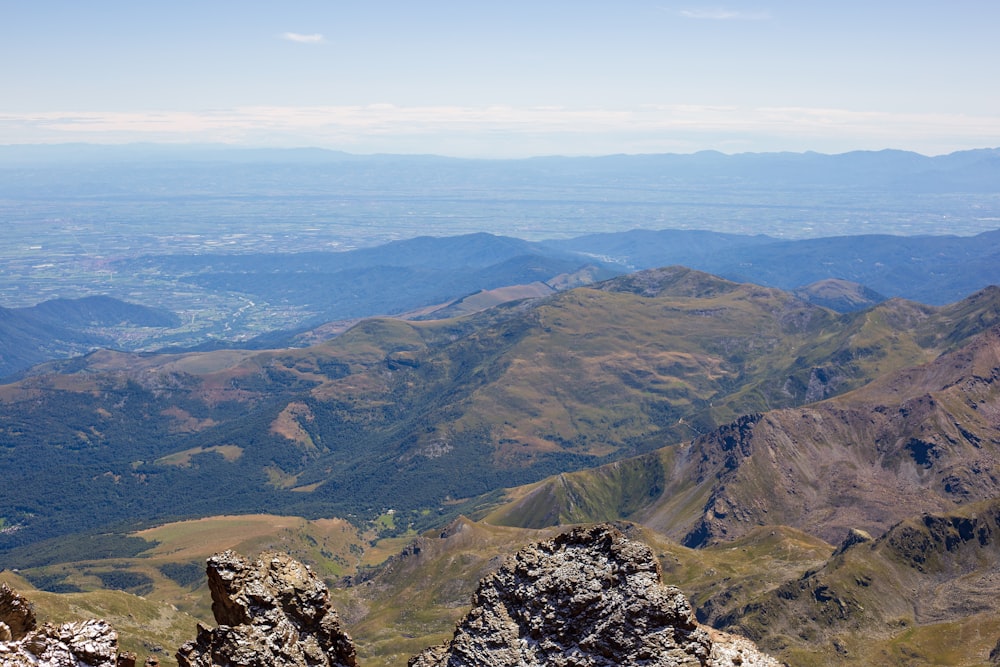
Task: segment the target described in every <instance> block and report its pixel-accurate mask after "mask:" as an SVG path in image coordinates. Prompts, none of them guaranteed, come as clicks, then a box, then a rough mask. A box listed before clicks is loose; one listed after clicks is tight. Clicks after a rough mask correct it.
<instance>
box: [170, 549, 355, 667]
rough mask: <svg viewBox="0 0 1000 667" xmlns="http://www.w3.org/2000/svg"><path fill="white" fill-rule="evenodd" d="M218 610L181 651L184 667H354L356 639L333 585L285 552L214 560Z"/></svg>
mask: <svg viewBox="0 0 1000 667" xmlns="http://www.w3.org/2000/svg"><path fill="white" fill-rule="evenodd" d="M207 571H208V584H209V588H210V589H211V591H212V613H213V614H214V615H215V620H216V622H217V623H218V624H219V627H218V628H216V629H214V630H209V629H208V628H206V627H204V626H202V625H199V626H198V637H197V639H196V640H195V641H193V642H188V643H187V644H185V645H184V646H182V647H181V648H180V650H178V652H177V662H178V664H179V665H180V667H211V666H213V665H241V666H244V667H306V666H307V665H309V666H311V667H312V666H319V667H354V666H355V665H356V658H355V652H354V644H353V642H352V641H351V638H350V637H349V636H348V635H347V634H346V633H345V632H343V631H342V630H341V627H340V621H339V620H338V618H337V613H336V612H335V611H334V610H333V609H332V608H331V607H330V595H329V591H328V590H327V588H326V585H325V584H324V583H323V582H322V581H321V580H320V579H319V578H318V577H317V576H316V575H314V574H313V573H312V572H311V571H310V570H309V568H308V567H306V566H305V565H302V564H301V563H299V562H298V561H296V560H294V559H292V558H290V557H289V556H287V555H285V554H279V553H265V554H262V555H261V557H260V559H258V560H256V561H249V560H247V559H245V558H242V557H241V556H239V555H238V554H236V553H234V552H232V551H226V552H224V553H221V554H216V555H215V556H213V557H211V558H209V559H208V568H207Z"/></svg>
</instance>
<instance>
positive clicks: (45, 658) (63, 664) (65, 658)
mask: <svg viewBox="0 0 1000 667" xmlns="http://www.w3.org/2000/svg"><path fill="white" fill-rule="evenodd" d="M117 655H118V634H117V633H116V632H115V631H114V629H113V628H112V627H111V626H110V625H108V624H107V623H106V622H105V621H97V620H90V621H80V622H77V623H64V624H63V625H60V626H54V625H50V624H48V623H46V624H45V625H43V626H42V627H41V628H36V627H35V615H34V613H33V612H32V611H31V606H30V605H29V603H28V601H27V600H26V599H24V598H23V597H22V596H20V595H18V594H17V593H15V592H14V591H12V590H11V589H10V588H9V587H8V586H7V585H6V584H0V665H3V666H4V667H21V666H22V665H23V666H25V667H27V666H29V665H31V666H36V665H44V667H115V662H116V659H117Z"/></svg>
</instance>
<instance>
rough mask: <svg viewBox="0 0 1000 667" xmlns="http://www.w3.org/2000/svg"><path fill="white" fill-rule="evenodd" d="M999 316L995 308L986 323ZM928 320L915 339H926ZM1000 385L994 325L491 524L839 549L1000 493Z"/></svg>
mask: <svg viewBox="0 0 1000 667" xmlns="http://www.w3.org/2000/svg"><path fill="white" fill-rule="evenodd" d="M994 297H995V294H992V293H982V294H980V295H976V296H975V297H973V298H971V299H970V300H969V301H968V302H964V303H963V304H961V305H956V306H953V307H950V308H948V309H946V310H947V312H948V313H955V312H958V311H963V310H965V309H966V308H968V307H969V305H970V303H976V302H981V301H982V300H983V299H988V300H989V302H990V303H991V304H992V303H993V301H992V298H994ZM996 312H997V311H996V310H995V306H994V305H991V306H990V307H989V308H988V309H986V310H984V311H980V313H979V316H982V317H984V318H986V317H988V316H990V315H992V318H993V319H995V317H996ZM874 313H875V311H871V312H870V313H869V315H873V314H874ZM944 319H945V320H947V319H948V315H944ZM986 321H990V322H991V321H992V320H991V319H987V320H986ZM932 322H933V320H932V319H927V320H925V321H924V322H923V323H922V324H921V325H920V327H919V328H921V329H922V330H924V331H925V332H927V333H926V334H925V335H926V336H928V337H930V336H931V335H932V334H931V332H933V331H936V330H937V326H938V324H932ZM937 335H938V336H942V335H943V334H942V332H941V331H938V334H937ZM943 337H944V338H947V336H943ZM998 380H1000V327H998V326H996V325H994V326H992V327H991V328H989V329H987V330H986V331H984V332H983V333H982V334H979V335H978V336H976V337H974V338H972V339H971V340H970V341H969V342H967V343H966V344H965V345H963V346H961V347H959V348H957V349H953V350H952V351H950V352H946V353H944V354H942V355H941V356H940V357H938V358H937V359H935V360H934V361H931V362H929V363H926V364H923V365H920V366H916V367H913V368H907V369H903V370H899V371H896V372H894V373H890V374H887V375H885V376H882V377H879V378H878V379H876V380H875V381H873V382H871V383H870V384H868V385H866V386H864V387H862V388H859V389H857V390H855V391H852V392H849V393H846V394H843V395H841V396H838V397H835V398H831V399H828V400H826V401H823V402H820V403H816V404H813V405H809V406H805V407H799V408H786V409H779V410H771V411H769V412H766V413H756V414H749V415H746V416H743V417H740V418H739V419H737V420H735V421H733V422H731V423H730V424H727V425H725V426H722V427H720V428H719V429H717V430H716V431H714V432H712V433H709V434H706V435H703V436H700V437H698V438H695V439H694V440H693V441H691V442H690V443H688V444H684V445H681V446H678V447H666V448H664V449H662V450H659V451H656V452H652V453H649V454H646V455H644V456H642V457H640V458H636V459H629V460H625V461H621V462H618V463H615V464H612V465H610V466H605V467H603V468H597V469H595V470H589V471H581V472H578V473H572V474H567V475H562V476H559V477H556V478H552V479H550V480H547V481H545V482H542V483H540V484H538V485H536V486H534V487H529V488H526V489H521V490H515V491H514V492H513V495H512V496H511V498H512V501H513V502H512V503H511V504H509V505H507V506H504V507H501V508H499V509H497V510H495V511H494V512H493V513H492V514H490V515H489V517H488V520H489V521H492V522H496V523H499V524H503V525H525V526H533V527H541V526H547V525H553V524H555V523H573V522H579V521H600V520H608V519H609V518H619V517H621V518H630V519H632V520H637V521H640V522H642V523H643V524H645V525H648V526H650V527H652V528H654V529H656V530H659V531H660V532H663V533H664V534H666V535H669V536H672V537H674V538H675V539H678V540H681V541H683V542H684V543H685V544H688V545H689V546H702V545H705V544H708V543H712V542H715V541H718V540H731V539H734V538H736V537H739V536H741V535H744V534H746V533H747V531H750V530H752V529H753V528H754V527H755V526H758V525H774V524H780V525H788V526H793V527H795V528H798V529H801V530H804V531H806V532H809V533H811V534H813V535H816V536H818V537H821V538H823V539H824V540H826V541H828V542H833V543H836V542H838V541H840V540H841V539H842V538H843V536H844V535H845V534H847V533H848V531H849V530H850V529H853V528H860V529H864V530H866V531H868V532H870V533H873V534H876V535H878V534H881V533H882V532H883V531H884V530H886V529H887V528H888V527H889V526H890V525H892V524H894V523H896V522H898V521H901V520H903V519H904V518H906V517H908V516H910V515H912V514H913V513H915V512H942V511H953V510H954V509H955V508H956V507H959V506H962V505H965V504H967V503H970V502H975V501H982V500H987V499H990V498H993V497H995V496H998V495H1000V390H998V387H1000V383H998Z"/></svg>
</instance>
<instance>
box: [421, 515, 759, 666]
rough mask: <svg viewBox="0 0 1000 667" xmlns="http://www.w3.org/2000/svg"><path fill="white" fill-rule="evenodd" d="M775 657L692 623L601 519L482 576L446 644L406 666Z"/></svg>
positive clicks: (644, 550)
mask: <svg viewBox="0 0 1000 667" xmlns="http://www.w3.org/2000/svg"><path fill="white" fill-rule="evenodd" d="M778 664H779V663H778V662H777V661H775V660H774V659H773V658H770V657H768V656H765V655H763V654H761V653H760V652H758V651H757V649H756V647H754V646H753V644H752V643H751V642H749V641H748V640H745V639H740V638H737V637H733V636H731V635H726V634H724V633H720V632H716V631H714V630H710V629H708V628H704V627H702V626H700V625H699V624H698V623H697V622H696V620H695V618H694V614H693V613H692V610H691V605H690V603H689V602H688V600H687V599H686V598H685V597H684V595H683V594H682V593H681V592H680V591H679V590H678V589H677V588H674V587H673V586H665V585H663V584H662V583H661V581H660V569H659V564H658V563H657V561H656V559H655V558H654V557H653V553H652V551H651V550H650V549H649V547H647V546H646V545H644V544H641V543H639V542H634V541H632V540H629V539H627V538H626V537H625V536H624V535H623V534H622V533H621V532H619V531H618V530H617V529H615V528H613V527H611V526H607V525H601V526H595V527H592V528H585V529H583V528H582V529H577V530H573V531H571V532H569V533H565V534H563V535H560V536H558V537H556V538H554V539H552V540H549V541H547V542H542V543H540V544H536V545H533V546H530V547H528V548H526V549H523V550H522V551H520V552H518V553H517V554H515V555H514V556H513V557H511V558H509V559H508V560H507V562H506V563H505V564H504V565H503V567H501V568H500V570H499V571H498V572H496V573H495V574H493V575H491V576H489V577H487V578H485V579H484V580H483V581H482V582H481V583H480V585H479V589H478V590H477V591H476V594H475V597H474V599H473V609H472V611H470V612H469V614H468V615H467V616H466V617H465V619H464V620H463V621H462V622H461V623H460V624H459V626H458V628H457V629H456V631H455V636H454V638H453V639H452V640H451V642H450V643H448V644H447V645H445V646H439V647H434V648H430V649H427V650H426V651H424V652H423V653H421V654H420V655H418V656H416V657H415V658H412V659H411V660H410V662H409V665H410V666H411V667H443V666H445V665H447V666H449V667H458V666H468V665H477V666H482V667H507V666H510V667H531V666H534V665H539V666H541V665H546V666H549V665H551V666H553V667H564V666H565V667H570V666H573V667H590V666H593V667H605V666H606V667H612V666H618V665H636V666H637V665H644V666H649V667H667V666H673V665H718V666H720V667H721V666H723V665H742V666H744V667H751V666H758V665H759V666H765V665H766V666H772V665H778Z"/></svg>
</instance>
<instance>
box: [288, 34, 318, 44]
mask: <svg viewBox="0 0 1000 667" xmlns="http://www.w3.org/2000/svg"><path fill="white" fill-rule="evenodd" d="M280 37H281V39H284V40H288V41H289V42H295V43H296V44H322V43H323V42H324V41H326V40H324V39H323V35H321V34H319V33H318V32H317V33H313V34H312V35H303V34H302V33H300V32H283V33H281V35H280Z"/></svg>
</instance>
